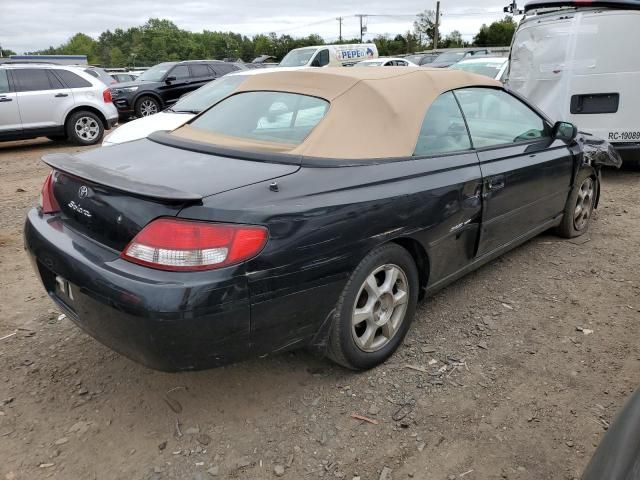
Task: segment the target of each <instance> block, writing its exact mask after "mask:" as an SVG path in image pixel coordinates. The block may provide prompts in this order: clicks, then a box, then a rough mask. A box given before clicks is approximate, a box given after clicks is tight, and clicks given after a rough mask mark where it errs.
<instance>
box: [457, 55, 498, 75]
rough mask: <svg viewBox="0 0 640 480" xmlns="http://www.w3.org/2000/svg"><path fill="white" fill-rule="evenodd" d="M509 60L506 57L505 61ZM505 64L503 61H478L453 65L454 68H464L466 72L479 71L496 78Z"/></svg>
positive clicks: (481, 73) (478, 72)
mask: <svg viewBox="0 0 640 480" xmlns="http://www.w3.org/2000/svg"><path fill="white" fill-rule="evenodd" d="M506 61H507V60H506V59H505V62H506ZM503 65H504V62H501V63H477V62H473V63H472V62H460V63H456V64H455V65H451V68H453V69H454V70H464V71H465V72H471V73H477V74H480V75H484V76H485V77H490V78H496V77H497V76H498V72H499V71H500V69H501V68H502V66H503Z"/></svg>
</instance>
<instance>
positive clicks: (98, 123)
mask: <svg viewBox="0 0 640 480" xmlns="http://www.w3.org/2000/svg"><path fill="white" fill-rule="evenodd" d="M66 130H67V137H68V138H69V140H71V141H72V142H74V143H76V144H78V145H95V144H96V143H98V142H99V141H100V140H101V139H102V135H104V124H103V123H102V120H100V117H98V115H96V114H95V113H93V112H89V111H87V110H80V111H79V112H75V113H73V114H71V115H70V116H69V118H68V119H67V124H66Z"/></svg>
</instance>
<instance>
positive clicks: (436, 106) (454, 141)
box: [414, 92, 471, 156]
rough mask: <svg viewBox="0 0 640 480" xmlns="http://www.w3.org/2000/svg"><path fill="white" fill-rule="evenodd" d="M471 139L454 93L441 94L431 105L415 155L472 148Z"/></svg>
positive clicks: (421, 130) (423, 123) (421, 129)
mask: <svg viewBox="0 0 640 480" xmlns="http://www.w3.org/2000/svg"><path fill="white" fill-rule="evenodd" d="M470 149H471V141H470V140H469V133H468V132H467V127H466V126H465V124H464V118H463V117H462V112H460V107H459V106H458V102H456V99H455V98H454V96H453V93H451V92H446V93H443V94H442V95H440V96H439V97H438V98H437V99H436V100H435V101H434V102H433V103H432V104H431V106H430V107H429V110H427V113H426V115H425V116H424V120H423V122H422V127H421V128H420V135H419V137H418V142H417V143H416V150H415V152H414V156H422V155H435V154H438V153H448V152H459V151H462V150H470Z"/></svg>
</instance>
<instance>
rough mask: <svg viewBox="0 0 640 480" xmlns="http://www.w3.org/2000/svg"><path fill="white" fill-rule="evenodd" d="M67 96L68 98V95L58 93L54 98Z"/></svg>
mask: <svg viewBox="0 0 640 480" xmlns="http://www.w3.org/2000/svg"><path fill="white" fill-rule="evenodd" d="M68 96H69V94H68V93H58V94H56V95H54V97H56V98H61V97H68Z"/></svg>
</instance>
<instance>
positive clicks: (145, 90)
mask: <svg viewBox="0 0 640 480" xmlns="http://www.w3.org/2000/svg"><path fill="white" fill-rule="evenodd" d="M239 69H240V67H238V66H237V65H236V64H235V63H227V62H221V61H215V60H189V61H186V62H164V63H160V64H158V65H156V66H154V67H152V68H150V69H149V70H147V71H146V72H144V73H143V74H142V75H140V76H139V77H138V78H137V79H136V80H135V81H133V82H125V83H120V84H118V85H117V86H115V87H114V88H112V89H111V94H112V95H113V103H114V104H115V105H116V107H117V108H118V113H119V114H120V116H121V117H123V118H128V117H130V116H132V115H135V116H136V117H146V116H148V115H153V114H155V113H158V112H159V111H161V110H163V109H165V108H167V107H169V106H171V105H173V104H174V103H175V102H176V101H177V100H178V98H180V97H181V96H182V95H184V94H185V93H189V92H191V91H193V90H195V89H197V88H199V87H201V86H202V85H204V84H205V83H207V82H210V81H211V80H213V79H215V78H218V77H222V76H223V75H226V74H227V73H230V72H235V71H237V70H239Z"/></svg>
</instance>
